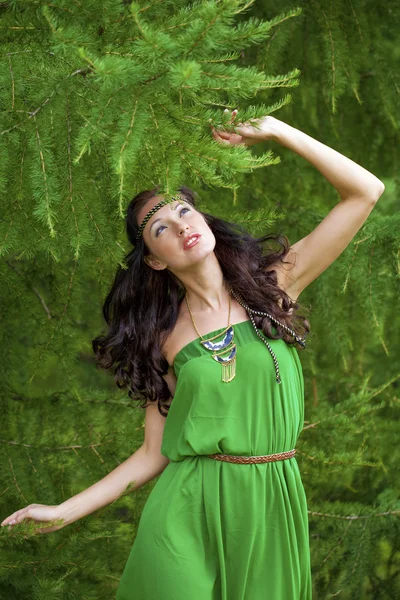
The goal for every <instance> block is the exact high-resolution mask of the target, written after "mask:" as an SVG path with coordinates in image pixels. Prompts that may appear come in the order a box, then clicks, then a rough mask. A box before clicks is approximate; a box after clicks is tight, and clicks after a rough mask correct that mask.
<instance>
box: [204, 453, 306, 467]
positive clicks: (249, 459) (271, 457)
mask: <svg viewBox="0 0 400 600" xmlns="http://www.w3.org/2000/svg"><path fill="white" fill-rule="evenodd" d="M295 454H296V449H293V450H288V451H287V452H278V453H277V454H264V455H262V456H235V455H234V454H206V456H208V458H214V459H215V460H223V461H226V462H232V463H241V464H249V463H265V462H275V461H276V460H285V459H287V458H292V456H294V455H295Z"/></svg>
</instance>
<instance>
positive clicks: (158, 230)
mask: <svg viewBox="0 0 400 600" xmlns="http://www.w3.org/2000/svg"><path fill="white" fill-rule="evenodd" d="M184 210H188V211H189V212H190V208H187V207H186V206H184V207H183V208H182V209H181V212H180V213H179V216H180V217H181V216H182V213H183V211H184ZM164 227H165V225H160V227H158V228H157V231H156V237H158V234H159V233H160V230H161V231H162V229H163V228H164Z"/></svg>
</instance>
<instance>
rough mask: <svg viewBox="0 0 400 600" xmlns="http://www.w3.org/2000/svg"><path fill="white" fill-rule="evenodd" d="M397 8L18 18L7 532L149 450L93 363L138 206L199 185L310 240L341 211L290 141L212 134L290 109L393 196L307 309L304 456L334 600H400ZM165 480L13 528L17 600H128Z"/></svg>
mask: <svg viewBox="0 0 400 600" xmlns="http://www.w3.org/2000/svg"><path fill="white" fill-rule="evenodd" d="M399 13H400V8H399V5H398V3H395V2H392V1H389V2H385V3H384V4H379V3H371V2H368V1H367V0H351V2H347V1H344V0H337V1H336V2H334V3H329V4H326V3H322V2H318V1H316V0H312V2H305V1H304V0H301V1H300V2H298V3H297V4H296V6H294V5H292V4H291V3H289V2H286V1H283V2H280V3H279V5H278V6H273V5H272V3H266V2H265V3H264V2H259V3H256V2H254V0H248V1H246V0H209V1H205V0H198V1H195V2H191V3H189V2H184V1H183V0H173V1H172V2H157V1H155V0H146V1H142V2H132V3H131V2H126V1H124V0H97V1H96V2H93V1H92V0H84V1H82V2H75V1H74V2H71V1H67V0H53V1H52V2H51V3H48V2H45V1H43V0H27V1H24V2H21V0H9V1H6V2H2V3H0V19H1V21H0V31H1V38H2V44H1V50H0V58H1V68H0V102H1V121H0V140H1V141H0V143H1V146H0V148H1V160H0V190H1V198H2V200H1V220H0V253H1V257H2V261H1V262H0V265H1V267H0V268H1V282H2V293H1V296H0V302H1V306H0V309H1V316H2V327H1V346H2V349H3V372H2V377H1V380H0V390H1V409H2V410H1V436H0V438H1V439H0V442H1V443H0V449H1V460H0V481H1V487H0V508H1V519H4V518H5V517H6V516H7V515H8V514H10V513H11V512H13V511H14V510H17V509H18V508H22V507H23V506H26V505H28V504H31V503H43V504H60V503H61V502H63V501H65V500H66V499H67V498H69V497H70V496H72V495H74V494H76V493H78V492H80V491H82V490H83V489H85V488H87V487H89V486H90V485H92V484H93V483H94V482H96V481H98V480H99V479H101V478H102V477H104V476H105V475H106V474H107V473H109V472H110V471H111V470H112V469H114V468H115V467H116V466H117V465H118V464H120V463H121V462H122V461H123V460H125V459H126V458H127V457H128V456H129V455H131V454H133V452H134V451H135V450H136V449H137V448H138V447H139V446H140V445H141V443H142V441H143V421H144V414H143V411H140V410H138V408H137V403H135V402H134V401H133V400H132V399H131V398H129V397H128V396H127V394H126V392H123V391H121V390H119V389H118V388H117V387H116V386H115V383H114V380H113V378H112V377H111V376H110V375H109V374H107V373H104V372H102V371H99V370H98V369H96V366H95V362H94V357H93V353H92V349H91V340H92V339H93V338H94V337H96V336H97V335H98V334H99V332H100V331H101V330H102V329H103V328H104V327H105V324H104V321H103V318H102V314H101V308H102V302H103V300H104V298H105V296H106V294H107V292H108V290H109V288H110V285H111V282H112V278H113V275H114V273H115V271H116V268H117V266H118V264H123V257H124V256H125V255H126V253H127V251H128V250H129V247H128V242H127V239H126V234H125V229H124V215H125V210H126V207H127V204H128V203H129V200H130V199H131V198H132V197H133V196H134V195H135V194H136V193H138V192H139V191H142V190H145V189H151V188H153V187H154V186H155V185H157V184H160V185H161V188H162V192H161V193H166V194H169V193H173V192H174V191H175V190H176V189H177V188H178V187H179V186H180V185H187V186H189V187H191V188H192V189H194V190H196V192H197V193H198V195H199V208H200V210H203V211H205V212H212V213H214V214H217V215H218V216H221V217H222V218H226V219H228V220H232V221H236V222H240V223H242V224H244V225H246V226H247V227H248V228H249V230H250V231H251V233H253V234H254V235H261V234H262V233H265V232H266V231H274V232H282V233H284V234H285V235H287V236H288V238H289V240H290V241H291V242H292V243H294V242H295V241H297V240H298V239H300V238H301V237H304V236H305V235H307V233H309V232H310V231H311V230H312V229H313V228H315V227H316V225H317V224H318V223H319V222H320V221H321V220H322V218H323V217H324V216H325V215H326V214H327V213H328V212H329V210H330V209H331V208H332V207H333V206H334V205H335V203H336V202H337V201H338V200H339V199H338V198H337V195H336V193H335V191H334V190H333V189H332V187H331V186H330V185H328V183H327V181H326V180H324V178H323V177H322V176H321V174H320V173H318V172H317V171H316V170H315V169H313V168H311V167H310V165H309V164H307V163H306V162H305V161H304V160H303V159H301V158H300V157H298V156H296V155H295V154H293V153H291V152H289V151H288V150H287V149H284V148H282V147H280V146H279V145H277V144H275V143H274V142H271V143H269V142H268V143H265V144H262V145H259V146H254V147H252V148H245V147H240V146H236V147H230V148H227V147H222V146H220V145H218V144H217V143H216V142H215V141H214V140H213V139H212V136H211V135H210V125H217V124H221V123H224V119H225V121H226V118H225V117H224V113H223V110H224V109H225V108H228V109H230V110H231V109H234V108H239V113H238V115H239V117H240V119H239V120H240V121H241V122H246V121H248V120H249V119H250V118H257V117H261V116H264V115H267V114H273V115H275V116H276V117H277V118H279V119H281V120H283V121H285V122H288V123H289V124H290V125H292V126H294V127H297V128H298V129H301V130H303V131H305V132H306V133H308V134H309V135H311V136H313V137H315V138H316V139H319V140H320V141H322V142H323V143H325V144H327V145H329V146H332V147H333V148H335V149H336V150H338V151H339V152H341V153H343V154H345V155H346V156H348V157H350V158H352V159H353V160H354V161H356V162H358V163H359V164H361V165H362V166H364V167H365V168H367V169H368V170H370V171H371V172H373V173H374V174H375V175H377V176H378V177H379V178H380V179H383V180H384V181H385V185H386V191H385V194H384V196H383V197H382V198H381V199H380V200H379V202H378V203H377V206H376V208H375V209H374V211H373V213H372V214H371V215H370V217H369V218H368V220H367V222H366V223H365V225H364V226H363V227H362V229H361V230H360V232H359V233H358V234H357V236H356V238H355V239H354V240H353V242H352V243H351V244H350V245H349V247H348V248H347V249H346V250H345V251H344V252H343V254H342V255H341V256H340V257H339V258H338V259H337V260H336V261H335V263H334V265H332V266H331V267H330V268H329V269H327V271H326V272H325V273H323V274H322V275H321V276H320V277H319V278H318V279H317V280H316V281H315V282H313V284H312V285H311V286H309V287H308V288H307V289H306V290H305V291H304V292H303V294H302V295H301V297H300V299H299V302H300V304H301V305H304V306H308V307H309V308H310V309H311V314H310V317H309V319H310V321H311V326H312V335H311V336H309V338H308V343H307V350H306V351H304V352H303V351H300V352H299V356H300V359H301V362H302V365H303V372H304V378H305V427H304V430H303V432H302V433H301V436H300V438H299V443H298V446H297V448H298V454H297V460H298V462H299V467H300V471H301V473H302V479H303V482H304V487H305V490H306V495H307V499H308V509H309V521H310V546H311V548H310V549H311V557H312V570H313V586H314V595H315V598H318V599H322V598H332V597H340V598H343V599H346V600H347V599H354V598H361V599H364V598H365V599H367V598H368V599H369V598H371V599H375V598H382V599H395V598H397V597H399V595H400V584H399V572H400V571H399V567H400V554H399V539H400V536H399V521H398V516H399V513H400V507H399V499H398V490H399V476H398V468H397V464H398V458H399V450H398V444H397V435H396V434H397V432H398V406H399V394H398V389H399V376H400V369H399V360H398V357H399V340H400V336H399V318H398V315H397V310H396V308H397V304H398V296H399V280H400V278H399V274H400V253H399V237H400V235H399V231H400V227H399V221H400V218H399V206H398V202H397V201H396V199H397V198H398V188H399V178H398V169H399V151H398V148H399V89H400V81H399V75H398V73H399V55H398V51H397V46H396V43H395V42H396V33H397V34H398V26H397V23H398V22H399V16H400V14H399ZM396 27H397V31H396ZM281 88H291V90H290V92H289V90H287V89H284V90H282V89H281ZM225 126H226V127H227V128H228V127H229V125H228V124H227V123H226V122H225ZM154 484H155V481H153V482H151V483H149V484H147V485H146V486H143V487H142V488H139V489H137V490H135V491H133V492H132V491H128V490H127V492H126V493H125V494H124V495H123V496H122V497H121V498H119V499H118V500H117V501H115V502H114V503H113V504H112V505H110V506H108V507H107V508H105V509H102V510H99V511H97V512H96V513H94V514H92V515H90V516H88V517H86V518H84V519H81V520H79V521H77V522H75V523H73V524H72V525H70V526H68V527H67V528H64V529H61V530H59V531H56V532H53V533H51V534H47V535H33V533H34V530H35V524H34V523H29V522H26V523H22V524H20V525H18V526H17V527H16V528H15V529H11V530H8V529H6V528H1V530H0V531H1V537H0V547H1V560H0V597H1V598H5V599H7V600H25V599H26V600H27V599H29V600H45V599H46V600H48V599H57V600H59V599H64V598H65V599H66V598H85V599H87V600H89V599H93V600H100V599H102V598H104V599H106V598H107V599H109V598H112V597H113V594H114V595H115V590H116V588H117V585H118V580H119V577H120V575H121V573H122V569H123V567H124V564H125V561H126V559H127V556H128V553H129V549H130V547H131V545H132V543H133V540H134V537H135V532H136V528H137V525H138V521H139V518H140V514H141V511H142V508H143V505H144V503H145V501H146V498H147V497H148V494H149V493H150V491H151V489H152V487H153V486H154ZM177 585H178V582H177Z"/></svg>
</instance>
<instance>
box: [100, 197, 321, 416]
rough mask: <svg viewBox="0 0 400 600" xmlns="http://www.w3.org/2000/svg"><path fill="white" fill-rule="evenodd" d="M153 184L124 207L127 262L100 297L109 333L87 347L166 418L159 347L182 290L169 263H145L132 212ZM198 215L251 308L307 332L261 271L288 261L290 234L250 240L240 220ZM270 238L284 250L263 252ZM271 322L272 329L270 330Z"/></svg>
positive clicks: (265, 327) (259, 321)
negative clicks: (155, 266) (158, 266)
mask: <svg viewBox="0 0 400 600" xmlns="http://www.w3.org/2000/svg"><path fill="white" fill-rule="evenodd" d="M158 190H159V186H157V187H156V188H154V189H152V190H146V191H143V192H140V193H139V194H137V195H136V196H135V197H134V198H133V199H132V200H131V202H130V204H129V206H128V210H127V216H126V227H127V235H128V238H129V241H130V242H131V244H132V246H133V249H132V250H131V251H130V252H129V253H128V254H127V255H126V257H125V259H124V263H125V265H127V266H128V268H127V269H124V268H122V267H121V266H119V267H118V270H117V273H116V275H115V279H114V283H113V285H112V287H111V290H110V292H109V294H108V296H107V297H106V299H105V302H104V306H103V315H104V318H105V320H106V322H107V325H108V326H109V329H108V332H107V333H106V334H105V335H100V336H98V337H97V338H95V339H94V340H93V341H92V346H93V351H94V353H95V356H96V362H97V364H98V366H99V367H101V368H103V369H113V374H114V378H115V381H116V384H117V385H118V387H119V388H127V390H128V395H129V397H130V398H132V399H133V400H138V401H139V402H140V403H141V404H140V408H144V407H145V405H146V404H148V402H157V406H158V410H159V412H160V413H161V414H162V415H163V416H167V414H168V409H169V405H168V404H167V401H168V400H169V399H170V396H171V394H170V391H169V388H168V386H167V383H166V382H165V380H164V379H163V377H162V375H164V374H166V373H167V371H168V361H167V360H166V358H165V357H164V356H163V354H162V352H161V349H162V347H163V344H164V342H165V340H166V338H167V337H168V335H169V334H170V333H171V331H172V330H173V328H174V325H175V323H176V321H177V317H178V312H179V305H180V303H181V301H182V300H183V299H184V296H185V291H186V290H185V288H184V286H183V284H182V283H181V281H180V280H179V279H178V278H177V277H176V276H175V275H174V274H173V273H171V272H170V271H169V270H168V269H167V268H166V269H164V270H155V269H152V268H151V267H150V266H149V265H148V264H147V263H146V262H145V261H144V257H145V256H146V255H148V254H149V253H150V251H149V249H148V248H147V246H146V244H145V242H144V240H143V237H142V238H141V239H140V240H139V242H138V243H137V242H136V234H137V231H138V222H137V214H138V212H139V211H140V209H141V208H142V207H143V206H144V204H145V203H146V202H147V201H148V200H150V198H153V197H154V196H157V195H158ZM179 192H180V194H181V195H182V196H183V197H184V199H185V200H186V201H187V202H189V203H190V204H191V205H192V206H193V207H194V208H196V201H195V197H194V192H193V191H192V190H191V189H190V188H188V187H186V186H182V187H180V188H179ZM196 210H197V209H196ZM199 212H201V211H199ZM201 214H202V215H203V217H204V219H205V220H206V223H207V224H208V226H209V227H210V229H211V231H212V232H213V234H214V236H215V239H216V245H215V248H214V252H215V255H216V257H217V259H218V262H219V264H220V266H221V269H222V272H223V276H224V280H225V282H226V283H227V284H228V285H230V286H231V287H232V289H233V290H234V291H235V292H236V293H238V294H240V296H241V297H242V299H243V300H244V302H245V303H246V304H247V305H248V306H250V308H253V309H255V310H260V311H264V312H265V311H266V312H269V313H270V314H271V315H272V316H273V317H275V318H276V319H277V320H278V321H281V322H282V323H284V324H285V325H286V326H287V327H290V328H291V329H293V330H294V331H295V332H296V334H298V335H299V336H300V337H303V336H304V335H307V334H308V333H309V331H310V324H309V322H308V320H307V319H305V318H304V316H302V315H297V314H295V311H296V310H297V309H298V308H299V306H300V305H299V304H298V303H297V302H294V303H293V302H292V301H291V299H290V298H289V296H288V295H287V294H286V293H285V292H284V291H283V290H281V289H280V288H279V287H278V285H277V275H276V271H275V270H271V271H269V272H265V271H264V269H265V268H266V267H268V266H269V265H271V264H272V263H275V262H277V261H279V260H280V261H282V262H284V263H285V264H286V263H288V261H284V260H283V259H284V257H285V256H286V254H287V253H288V252H289V249H290V244H289V241H288V239H287V237H286V236H284V235H282V234H269V235H265V236H262V237H259V238H254V237H252V236H251V235H250V234H249V233H248V232H247V231H246V229H245V228H244V227H243V226H242V225H239V224H237V223H231V222H229V221H224V220H223V219H220V218H218V217H215V216H214V215H211V214H208V213H201ZM269 240H275V241H277V242H278V244H280V245H281V247H282V248H281V249H280V250H278V251H273V250H272V249H271V248H268V250H269V253H265V250H264V248H263V245H264V244H265V242H267V241H269ZM280 299H282V307H280V305H279V300H280ZM292 309H293V310H292ZM305 310H306V311H307V312H308V309H305ZM254 320H255V323H256V325H257V327H258V328H261V329H262V331H263V333H264V334H265V335H266V336H267V337H269V338H272V339H283V340H284V341H285V342H286V343H287V344H289V345H294V344H295V342H294V340H293V337H292V336H291V334H290V333H288V332H287V331H286V330H285V329H284V328H283V327H281V326H279V325H276V324H275V323H272V322H271V320H270V319H269V318H268V317H262V316H259V317H257V316H255V315H254ZM271 326H274V327H275V328H276V334H275V335H273V333H272V329H271Z"/></svg>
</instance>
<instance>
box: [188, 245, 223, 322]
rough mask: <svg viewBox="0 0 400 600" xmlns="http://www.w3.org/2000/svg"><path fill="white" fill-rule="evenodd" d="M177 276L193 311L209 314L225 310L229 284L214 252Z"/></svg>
mask: <svg viewBox="0 0 400 600" xmlns="http://www.w3.org/2000/svg"><path fill="white" fill-rule="evenodd" d="M177 276H178V277H179V279H180V281H181V282H182V284H183V285H184V287H185V289H186V293H187V297H188V300H189V303H190V307H191V309H192V312H193V313H202V314H204V313H206V314H207V313H209V314H211V313H214V312H220V311H223V310H226V308H227V306H228V302H229V294H230V292H229V286H228V285H227V284H226V282H225V281H224V277H223V273H222V270H221V266H220V264H219V262H218V260H217V257H216V256H215V254H214V253H212V254H210V255H209V256H208V257H207V258H206V259H205V260H204V261H201V263H199V264H198V265H192V266H191V270H190V273H183V274H182V273H179V274H177Z"/></svg>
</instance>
